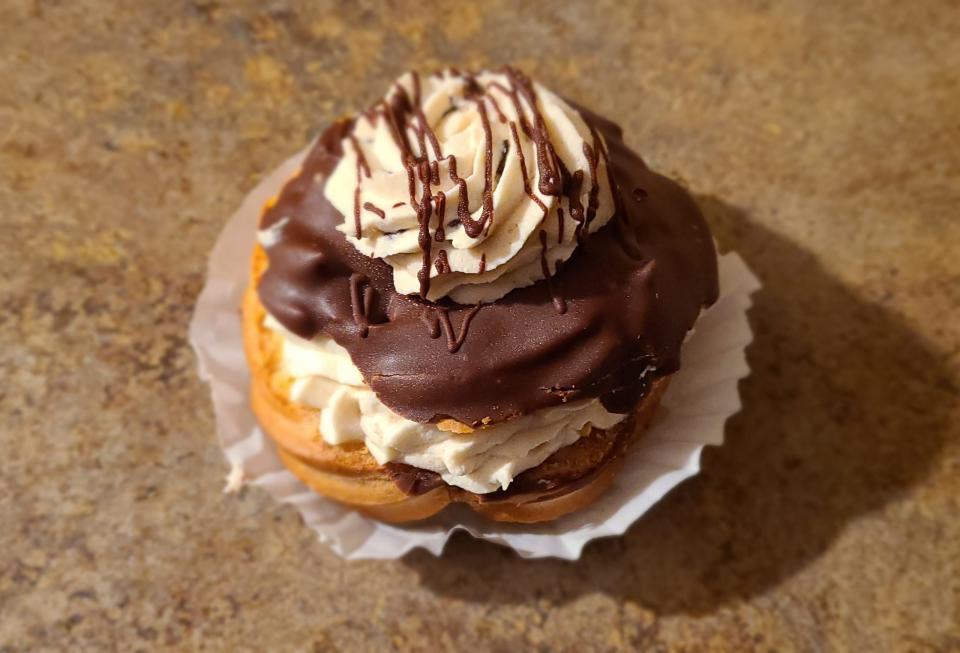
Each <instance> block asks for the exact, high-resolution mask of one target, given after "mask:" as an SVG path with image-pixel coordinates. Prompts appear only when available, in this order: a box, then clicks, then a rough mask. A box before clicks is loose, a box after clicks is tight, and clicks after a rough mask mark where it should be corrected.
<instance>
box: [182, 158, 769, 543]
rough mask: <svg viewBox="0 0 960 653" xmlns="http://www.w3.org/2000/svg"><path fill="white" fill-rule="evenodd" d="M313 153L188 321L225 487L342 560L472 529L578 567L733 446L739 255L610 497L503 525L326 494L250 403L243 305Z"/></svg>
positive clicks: (741, 330)
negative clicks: (292, 466) (266, 501)
mask: <svg viewBox="0 0 960 653" xmlns="http://www.w3.org/2000/svg"><path fill="white" fill-rule="evenodd" d="M306 152H307V150H306V149H305V150H303V151H301V152H299V153H298V154H296V155H295V156H293V157H291V158H290V159H288V160H287V161H285V162H284V163H283V164H282V165H281V166H280V167H278V168H277V169H276V170H274V171H273V172H272V173H271V174H270V175H268V176H267V177H266V179H264V180H263V181H262V182H260V184H259V185H257V187H256V188H254V189H253V191H252V192H251V193H250V194H249V195H247V197H246V198H245V199H244V201H243V204H241V206H240V208H239V210H237V212H236V213H235V214H234V215H233V216H231V218H230V220H229V221H228V222H227V224H226V226H224V228H223V231H222V232H221V234H220V237H219V238H218V239H217V242H216V244H215V245H214V248H213V252H212V253H211V255H210V264H209V271H208V275H207V281H206V285H205V286H204V288H203V292H201V293H200V297H199V299H198V300H197V306H196V310H195V312H194V316H193V320H192V321H191V324H190V343H191V344H192V345H193V348H194V350H195V351H196V353H197V358H198V359H199V367H200V377H201V378H202V379H203V380H205V381H208V382H209V383H210V389H211V393H212V395H213V408H214V413H215V416H216V428H217V437H218V438H219V441H220V446H221V447H222V448H223V452H224V455H226V457H227V460H228V461H229V462H230V465H231V470H230V473H229V475H228V477H227V487H226V490H227V491H233V490H236V489H239V487H240V486H241V485H242V484H244V483H248V484H251V485H256V486H259V487H262V488H263V489H264V490H266V491H267V492H269V493H270V495H271V496H272V497H273V498H274V499H276V500H277V501H281V502H284V503H290V504H292V505H294V506H295V507H296V508H297V510H299V511H300V514H301V515H302V517H303V521H304V523H305V524H306V525H307V526H308V527H310V528H311V529H313V530H314V531H315V532H316V533H317V537H318V538H319V539H320V541H321V542H323V543H325V544H327V545H328V546H330V548H331V549H333V550H334V551H336V552H337V553H338V554H340V555H341V556H343V557H344V558H347V559H350V560H355V559H364V558H377V559H391V558H400V557H402V556H403V555H404V554H406V553H407V552H408V551H410V550H411V549H414V548H417V547H421V548H424V549H426V550H428V551H430V552H431V553H433V554H434V555H440V553H441V552H442V551H443V547H444V545H445V544H446V542H447V540H448V539H449V538H450V536H451V535H452V534H453V533H454V532H456V531H458V530H465V531H467V532H469V533H470V534H471V535H473V536H474V537H477V538H481V539H484V540H488V541H491V542H496V543H498V544H502V545H505V546H509V547H510V548H512V549H513V550H515V551H516V552H517V553H519V554H520V555H521V556H523V557H526V558H545V557H551V556H552V557H557V558H565V559H569V560H574V559H576V558H578V557H579V556H580V552H581V551H582V550H583V547H584V545H585V544H586V543H587V542H589V541H591V540H593V539H596V538H598V537H606V536H610V535H621V534H622V533H623V532H624V531H626V530H627V529H628V528H629V527H630V525H631V524H633V522H634V521H636V520H637V519H638V518H639V517H640V516H641V515H642V514H643V513H645V512H646V511H647V510H649V509H650V507H651V506H652V505H653V504H654V503H656V502H657V501H659V500H660V499H661V498H663V496H664V495H665V494H666V493H667V492H669V491H670V490H671V489H673V488H674V487H676V486H677V484H679V483H680V482H681V481H683V480H684V479H686V478H689V477H690V476H693V475H694V474H696V473H697V472H698V471H699V470H700V452H701V451H702V449H703V447H704V446H705V445H708V444H714V445H719V444H721V443H722V442H723V428H724V423H725V422H726V420H727V418H728V417H730V416H731V415H733V414H734V413H736V412H737V411H738V410H740V395H739V393H738V390H737V382H738V381H739V380H740V379H742V378H744V377H745V376H747V375H748V374H749V371H750V369H749V367H748V366H747V361H746V356H745V354H744V350H745V349H746V346H747V345H748V344H749V343H750V341H751V340H752V337H753V335H752V333H751V331H750V324H749V322H748V321H747V309H748V308H749V307H750V294H751V293H753V292H754V291H756V290H757V289H758V288H759V287H760V284H759V282H758V281H757V279H756V277H754V276H753V274H752V273H751V272H750V270H749V269H747V266H746V265H745V264H744V262H743V260H742V259H741V258H740V257H739V256H738V255H737V254H735V253H728V254H725V255H723V256H722V257H721V258H720V298H719V299H718V300H717V302H716V304H714V305H713V306H712V307H711V308H710V309H709V310H707V311H705V312H704V313H703V315H702V316H701V317H700V319H699V320H698V322H697V324H696V328H695V330H694V331H693V332H692V333H691V334H690V336H689V337H688V339H687V342H686V343H685V344H684V348H683V367H682V369H681V370H680V371H679V372H677V373H676V374H675V375H674V376H673V379H672V381H671V383H670V386H669V387H668V389H667V392H666V393H665V394H664V397H663V400H662V402H661V406H660V409H659V411H658V413H657V417H656V418H655V420H654V423H653V424H652V425H651V427H650V429H649V431H648V432H647V433H646V434H645V435H644V436H643V437H642V438H641V439H640V440H639V441H638V442H637V444H636V445H634V447H633V449H632V450H631V451H630V453H629V455H628V458H627V461H626V464H625V465H624V467H623V469H622V471H621V472H620V473H619V474H618V475H617V477H616V479H615V480H614V484H613V486H612V487H611V488H610V490H609V491H608V492H607V493H606V494H604V495H603V497H602V498H601V499H600V500H599V501H597V502H596V503H594V504H593V505H591V506H589V507H588V508H586V509H584V510H582V511H580V512H577V513H574V514H572V515H569V516H567V517H563V518H561V519H558V520H556V521H553V522H550V523H546V524H516V525H515V524H501V523H497V522H493V521H489V520H486V519H484V518H482V517H480V516H479V515H477V514H476V513H474V512H473V511H471V510H469V509H468V508H466V507H465V506H462V505H453V506H450V507H448V508H447V509H445V510H444V511H442V512H441V513H440V514H439V515H437V516H435V517H433V518H431V519H429V520H426V521H423V522H419V523H417V524H415V525H412V526H396V525H391V524H385V523H382V522H378V521H376V520H373V519H370V518H368V517H364V516H363V515H361V514H359V513H357V512H355V511H353V510H350V509H349V508H346V507H344V506H342V505H341V504H338V503H336V502H334V501H331V500H328V499H325V498H323V497H322V496H319V495H317V494H315V493H314V492H312V491H311V490H310V489H308V488H307V487H306V486H305V485H303V484H302V483H301V482H300V481H298V480H297V479H296V478H295V477H294V476H293V475H292V474H291V473H290V472H288V471H287V470H286V468H285V467H284V466H283V465H282V464H281V462H280V459H279V458H278V457H277V454H276V451H275V449H274V445H273V443H272V441H271V440H269V439H268V438H267V437H266V436H265V435H264V434H263V432H262V431H261V429H260V427H259V425H258V424H257V421H256V419H255V418H254V415H253V412H252V410H251V408H250V404H249V399H248V397H249V383H250V374H249V370H248V368H247V362H246V359H245V357H244V353H243V338H242V328H241V321H240V301H241V297H242V295H243V292H244V289H245V288H246V285H247V281H248V274H249V255H250V253H251V251H252V248H253V245H254V241H255V237H256V236H255V234H256V226H257V222H258V220H259V217H260V211H261V208H262V207H263V205H264V203H265V202H266V201H267V200H268V199H269V198H270V197H272V196H274V195H276V194H277V193H278V192H279V190H280V188H281V187H282V185H283V183H284V182H285V181H286V180H287V179H289V178H290V177H292V176H293V175H294V174H295V172H296V171H297V169H298V168H299V166H300V163H301V161H302V160H303V158H304V156H305V155H306Z"/></svg>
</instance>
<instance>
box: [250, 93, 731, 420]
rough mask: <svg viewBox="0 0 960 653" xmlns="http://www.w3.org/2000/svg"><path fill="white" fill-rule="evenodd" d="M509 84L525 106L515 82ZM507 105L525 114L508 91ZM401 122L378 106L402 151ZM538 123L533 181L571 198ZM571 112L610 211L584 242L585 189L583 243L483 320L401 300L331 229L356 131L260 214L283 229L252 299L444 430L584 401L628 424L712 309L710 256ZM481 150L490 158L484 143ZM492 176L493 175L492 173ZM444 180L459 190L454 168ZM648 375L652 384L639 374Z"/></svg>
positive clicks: (396, 404)
mask: <svg viewBox="0 0 960 653" xmlns="http://www.w3.org/2000/svg"><path fill="white" fill-rule="evenodd" d="M516 86H517V87H520V88H521V93H522V92H523V91H522V88H523V85H522V83H521V84H517V85H516ZM397 98H400V99H399V100H398V99H397ZM511 99H512V100H513V101H515V102H519V101H521V100H520V98H518V97H517V92H516V90H514V92H513V96H512V98H511ZM524 100H527V98H526V95H525V94H524ZM527 101H529V100H527ZM405 103H406V104H407V106H402V105H404V104H405ZM401 110H402V112H406V113H409V111H410V107H409V99H407V98H406V97H405V95H399V94H398V95H397V96H395V97H394V98H393V101H392V102H391V103H390V104H389V105H388V104H386V103H384V113H383V114H381V115H384V116H386V119H387V121H388V123H389V124H390V127H391V130H392V131H394V133H395V136H396V138H397V141H398V143H406V140H405V139H406V136H405V134H404V133H403V132H402V131H400V130H399V129H396V127H397V126H398V122H399V121H401V120H403V118H402V117H401V115H400V114H401ZM534 111H535V118H534V123H535V124H534V125H532V126H531V125H527V124H524V123H525V121H523V122H521V125H520V128H521V129H523V130H524V131H530V132H532V133H533V138H534V140H535V141H536V142H537V164H538V168H540V178H541V184H543V183H544V179H545V178H547V177H549V176H551V175H552V176H553V177H554V179H553V181H550V180H549V179H548V180H547V185H548V186H550V189H551V190H552V191H554V192H557V193H560V192H562V193H563V194H565V195H568V196H570V197H573V196H576V197H579V188H577V189H576V192H572V190H573V189H572V188H570V186H572V185H573V184H575V183H576V181H575V177H576V174H573V175H570V174H568V173H566V171H564V170H562V162H561V161H560V159H559V157H556V155H555V153H553V152H552V147H551V146H550V145H549V142H548V140H547V139H545V138H543V139H542V141H543V142H542V143H541V141H540V140H537V139H538V138H539V136H538V134H537V130H538V129H539V125H538V124H537V122H540V121H538V120H537V115H536V114H537V113H538V112H536V109H535V107H534ZM581 114H582V115H583V117H584V119H585V120H586V121H587V123H588V124H589V125H591V127H592V128H593V129H595V130H596V131H597V132H599V133H600V134H602V135H603V138H604V139H605V140H606V144H607V148H604V147H603V145H602V142H601V141H600V140H599V139H598V138H596V136H595V137H594V144H593V146H592V151H591V153H590V154H589V155H588V158H589V159H590V163H591V167H593V166H595V165H596V160H597V158H598V157H603V158H604V160H605V161H608V172H609V178H610V180H611V181H612V182H613V183H614V184H615V186H614V188H613V193H614V198H615V202H616V206H617V212H616V215H615V216H614V218H613V219H611V221H610V222H609V223H608V224H607V225H605V226H604V227H602V228H600V229H599V230H597V231H595V232H594V233H591V234H588V233H587V230H586V229H581V227H582V226H583V223H585V222H587V221H588V220H589V219H590V217H591V213H592V212H591V206H592V205H593V204H594V200H593V195H594V192H595V191H593V189H591V190H590V193H589V198H590V201H589V202H588V206H587V209H586V211H584V209H583V207H582V206H578V207H577V208H578V216H575V219H577V221H578V225H577V230H578V233H579V234H580V236H581V242H580V244H579V246H578V247H577V249H576V250H575V252H574V253H573V255H572V256H571V257H570V258H569V259H568V260H567V261H566V262H565V263H563V264H561V265H559V266H558V269H556V270H555V271H554V273H553V275H550V276H548V277H547V279H544V280H542V281H540V282H538V283H535V284H534V285H532V286H528V287H526V288H520V289H517V290H514V291H512V292H510V293H509V294H507V295H506V296H505V297H503V298H501V299H499V300H497V301H496V302H493V303H491V304H486V305H483V307H482V310H480V307H479V306H462V305H458V304H455V303H452V302H450V301H449V300H447V299H444V300H441V301H439V302H428V301H425V300H422V299H420V298H419V297H414V296H406V295H400V294H398V293H397V292H396V290H395V288H394V285H393V277H392V269H391V268H390V266H389V265H388V264H387V263H385V262H384V261H382V260H379V259H372V258H369V257H367V256H364V255H363V254H361V253H360V252H358V251H357V250H356V249H355V248H354V247H353V246H352V245H350V244H349V242H347V240H346V238H345V237H344V235H343V234H342V233H341V232H339V231H338V230H337V229H336V227H337V225H339V224H341V223H342V222H343V220H344V216H343V215H341V214H340V213H339V212H338V211H337V210H336V209H334V208H333V206H332V205H331V204H330V203H329V202H328V201H327V199H326V197H325V195H324V184H325V183H326V182H325V180H326V178H327V177H328V176H329V175H330V173H331V172H332V171H333V169H334V167H335V166H336V164H337V162H338V161H339V160H340V158H341V157H342V156H343V141H344V139H345V138H346V137H348V135H349V133H350V129H351V121H349V120H344V121H340V122H337V123H335V124H334V125H332V126H331V127H330V128H329V129H327V130H326V131H325V132H324V134H323V135H322V136H321V137H320V139H319V140H318V142H317V143H316V145H315V146H314V147H313V149H312V151H311V152H310V154H309V155H308V156H307V159H306V160H305V162H304V164H303V168H302V171H301V172H300V174H299V175H298V176H297V177H295V178H294V179H292V180H291V181H289V182H288V183H287V185H286V186H285V187H284V189H283V191H282V193H281V194H280V197H279V198H278V200H277V202H276V203H275V204H274V205H273V206H272V207H270V208H269V209H268V210H267V211H266V212H265V214H264V216H263V221H262V225H261V227H262V228H266V227H270V226H271V225H274V224H276V223H277V222H279V221H280V220H281V219H283V218H288V221H287V222H286V224H285V225H284V226H283V228H282V230H281V232H280V236H279V240H278V241H277V242H276V244H274V245H272V246H270V247H269V248H268V249H267V255H268V257H269V262H270V264H269V267H268V269H267V271H266V272H265V274H264V275H263V277H262V279H261V282H260V286H259V289H258V290H259V295H260V299H261V301H262V302H263V304H264V305H265V307H266V308H267V310H268V311H269V312H270V313H271V314H272V315H273V316H274V317H275V318H276V319H277V320H278V321H279V322H280V323H281V324H283V325H284V326H285V327H286V328H288V329H289V330H291V331H292V332H293V333H295V334H297V335H299V336H301V337H304V338H311V337H314V336H316V335H319V334H323V335H327V336H330V337H332V338H333V339H334V340H335V341H336V342H337V343H339V344H340V345H341V346H343V347H344V348H346V350H347V351H348V352H349V354H350V356H351V358H352V359H353V362H354V364H355V365H356V366H357V367H358V368H359V369H360V372H361V373H362V374H363V378H364V379H365V380H366V382H367V383H368V384H369V385H370V387H371V388H372V389H373V390H374V391H375V392H376V393H377V395H378V396H379V398H380V400H381V401H383V403H384V404H386V405H387V406H388V407H389V408H390V409H391V410H393V411H394V412H396V413H398V414H400V415H402V416H404V417H406V418H408V419H411V420H414V421H418V422H429V421H436V420H439V419H443V418H447V417H451V418H454V419H457V420H459V421H461V422H464V423H467V424H474V425H476V424H479V423H481V422H482V421H483V422H485V423H489V422H491V421H494V422H495V421H501V420H505V419H508V418H511V417H515V416H518V415H524V414H528V413H531V412H533V411H535V410H538V409H541V408H546V407H549V406H553V405H557V404H560V403H563V402H565V401H570V400H575V399H583V398H589V397H600V399H601V401H602V402H603V404H604V406H605V407H606V408H607V409H608V410H611V411H613V412H620V413H626V412H629V411H631V410H632V409H633V408H634V406H635V405H636V404H637V402H638V401H639V400H640V399H641V398H642V397H643V395H644V394H645V393H646V391H647V387H648V384H649V381H650V380H651V379H650V377H651V376H652V375H654V374H655V375H663V374H669V373H671V372H674V371H675V370H676V369H677V368H678V367H679V364H680V346H681V344H682V342H683V339H684V337H685V335H686V333H687V331H688V330H689V329H690V327H691V326H692V325H693V323H694V321H695V320H696V318H697V316H698V314H699V312H700V310H701V308H702V307H704V306H707V305H709V304H711V303H712V302H713V301H715V299H716V297H717V292H718V289H717V264H716V253H715V251H714V246H713V240H712V238H711V236H710V232H709V230H708V228H707V225H706V223H705V222H704V220H703V217H702V215H701V214H700V211H699V210H698V208H697V206H696V204H694V202H693V200H692V199H691V198H690V196H689V195H688V194H687V193H686V192H685V191H684V190H683V189H682V188H680V186H678V185H677V184H676V183H674V182H672V181H670V180H669V179H667V178H666V177H663V176H661V175H658V174H656V173H654V172H652V171H651V170H650V169H649V168H647V167H646V165H645V164H644V163H643V161H642V160H641V159H640V157H639V156H637V155H636V154H635V153H633V152H632V151H630V150H629V149H628V148H627V146H626V145H625V144H624V142H623V138H622V134H621V131H620V129H619V127H617V126H616V125H615V124H613V123H612V122H610V121H608V120H606V119H603V118H600V117H598V116H596V115H594V114H591V113H589V112H587V111H584V110H582V109H581ZM424 131H425V130H420V133H421V134H423V133H424ZM427 139H429V136H427ZM541 145H542V147H541ZM485 147H487V148H488V149H489V148H491V147H492V144H491V143H490V141H489V139H488V140H487V143H485ZM406 151H407V152H409V147H407V149H406ZM411 159H412V156H411ZM453 161H455V160H451V164H452V163H453ZM487 161H488V162H489V161H490V155H489V154H487ZM411 162H412V161H411ZM552 166H557V168H553V167H552ZM359 167H360V166H358V168H359ZM486 167H487V169H486V170H485V173H486V175H487V176H488V178H489V175H490V174H491V172H490V164H489V163H488V164H487V166H486ZM414 168H420V169H414ZM408 170H409V173H410V175H411V180H410V181H411V186H413V175H414V174H416V175H417V176H418V177H419V178H420V180H421V181H422V182H423V180H424V179H429V177H430V171H429V170H428V169H427V166H425V165H424V166H416V165H413V166H410V167H409V168H408ZM358 172H359V170H358ZM450 176H451V180H452V181H454V183H457V182H458V179H457V178H456V171H455V166H454V165H451V168H450ZM581 178H582V172H581ZM561 181H562V184H561ZM554 182H556V183H554ZM423 185H424V193H423V196H422V198H419V200H418V198H416V197H414V193H413V192H411V198H410V200H411V204H412V205H413V206H414V207H415V208H416V209H417V213H418V218H420V224H421V231H422V237H421V239H420V243H421V246H422V247H423V249H424V250H426V251H425V253H426V254H427V255H426V256H425V261H426V264H427V265H429V260H430V259H429V254H428V252H429V248H430V241H432V240H433V239H432V238H430V233H429V219H430V215H431V214H432V212H433V211H432V210H431V195H430V192H429V185H430V184H429V183H428V182H424V184H423ZM558 186H562V187H558ZM633 189H643V193H644V195H643V197H642V201H635V199H641V198H639V197H637V194H636V193H633ZM485 190H486V189H485ZM541 190H542V189H541ZM623 192H626V193H628V194H632V195H633V197H631V198H630V201H626V202H625V201H623V199H622V197H621V193H623ZM462 201H463V195H461V202H462ZM573 213H575V211H574V209H573V204H571V214H573ZM466 217H467V218H469V214H468V213H467V215H466ZM460 219H461V220H462V221H464V224H468V223H467V221H466V220H464V216H462V215H461V216H460ZM486 219H492V216H491V217H490V218H486ZM484 220H485V218H481V219H480V220H476V221H474V223H480V224H483V222H484ZM544 264H546V261H544ZM481 267H483V263H482V262H481ZM361 287H362V288H363V290H362V292H361ZM559 290H562V297H561V296H560V295H559V294H558V293H559ZM558 298H559V300H560V301H562V304H563V307H564V308H565V312H560V310H559V302H558ZM454 325H460V326H459V329H457V330H456V331H455V329H454ZM441 331H443V333H444V335H445V337H444V338H440V337H439V336H440V334H441ZM648 368H650V369H652V370H655V371H654V372H650V373H649V374H648V373H647V370H648Z"/></svg>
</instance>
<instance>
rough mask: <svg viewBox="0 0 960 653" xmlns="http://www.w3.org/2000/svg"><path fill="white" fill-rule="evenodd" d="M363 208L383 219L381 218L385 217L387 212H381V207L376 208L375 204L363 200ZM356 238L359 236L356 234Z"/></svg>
mask: <svg viewBox="0 0 960 653" xmlns="http://www.w3.org/2000/svg"><path fill="white" fill-rule="evenodd" d="M363 208H364V209H365V210H367V211H370V213H373V214H374V215H376V216H377V217H378V218H380V219H381V220H383V219H385V218H386V217H387V214H386V213H384V212H383V209H380V208H377V207H376V206H374V205H373V204H372V203H370V202H364V203H363ZM358 238H359V236H358Z"/></svg>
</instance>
